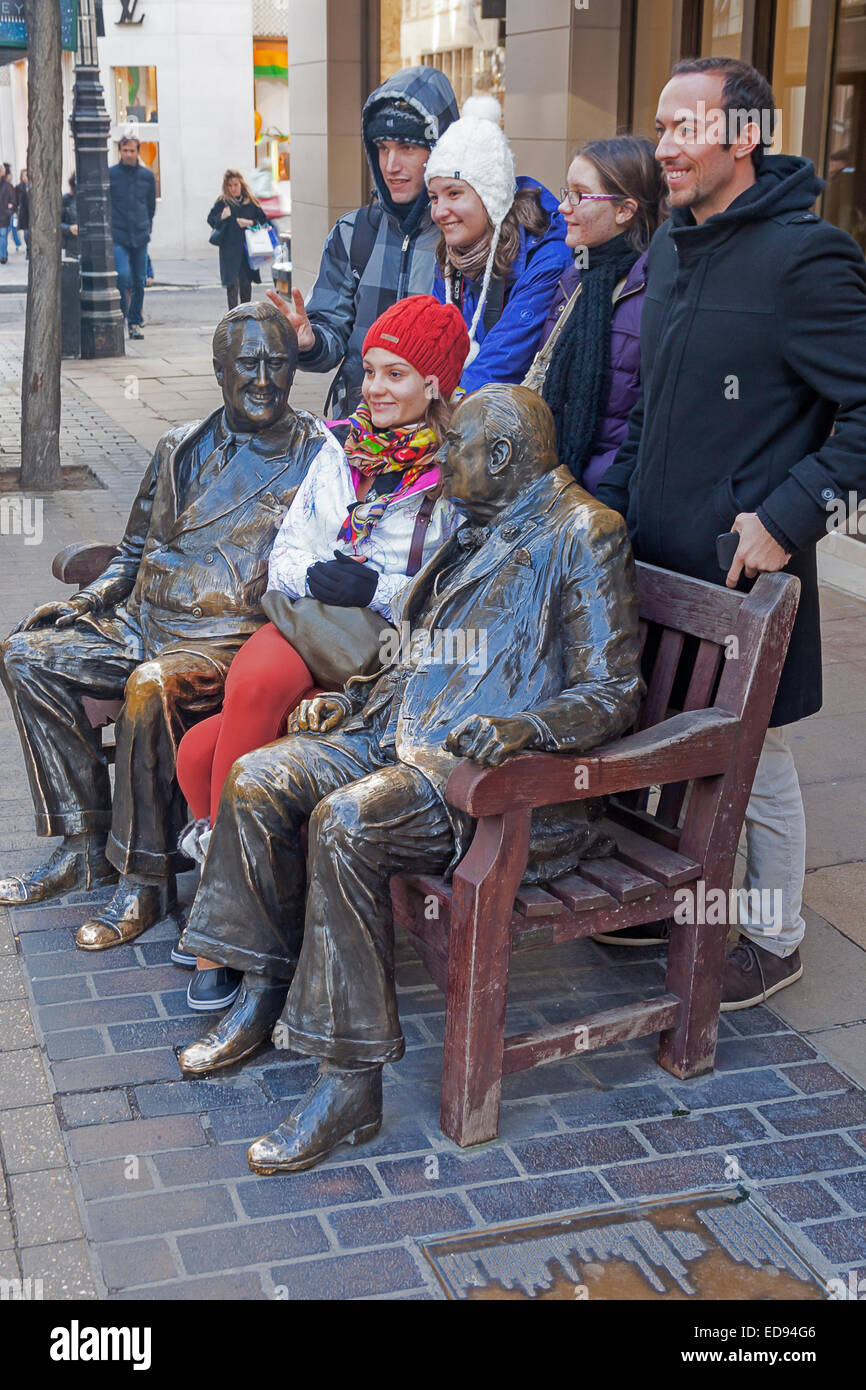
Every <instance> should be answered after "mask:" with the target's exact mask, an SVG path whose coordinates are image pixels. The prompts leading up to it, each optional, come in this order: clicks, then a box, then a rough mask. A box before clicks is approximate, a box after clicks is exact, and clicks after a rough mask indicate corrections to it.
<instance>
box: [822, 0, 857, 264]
mask: <svg viewBox="0 0 866 1390" xmlns="http://www.w3.org/2000/svg"><path fill="white" fill-rule="evenodd" d="M830 93H831V96H830V102H831V104H830V128H829V131H828V135H827V168H826V170H825V175H824V177H825V178H826V180H827V188H826V191H825V193H824V216H825V217H826V218H827V220H828V222H833V223H834V224H835V225H836V226H837V227H842V228H844V230H845V231H846V232H850V233H851V236H853V238H854V240H855V241H856V242H858V244H859V245H860V246H861V247H862V248H863V251H864V252H866V0H842V4H841V5H840V8H839V27H838V29H837V32H836V50H835V62H834V67H833V82H832V86H831V89H830Z"/></svg>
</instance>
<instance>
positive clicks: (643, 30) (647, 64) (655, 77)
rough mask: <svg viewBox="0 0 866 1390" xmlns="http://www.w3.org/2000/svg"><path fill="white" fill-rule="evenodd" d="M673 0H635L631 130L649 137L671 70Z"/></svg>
mask: <svg viewBox="0 0 866 1390" xmlns="http://www.w3.org/2000/svg"><path fill="white" fill-rule="evenodd" d="M673 27H674V0H638V6H637V16H636V24H635V29H636V32H635V45H634V54H635V58H634V94H633V107H632V113H633V114H632V129H633V131H634V133H635V135H645V136H647V137H648V138H649V139H653V138H654V136H653V133H654V131H655V119H656V109H657V107H658V100H659V92H660V91H661V89H662V87H663V86H664V85H665V83H666V82H667V80H668V78H669V77H670V73H671V35H672V33H673Z"/></svg>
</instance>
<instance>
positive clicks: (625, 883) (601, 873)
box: [580, 859, 659, 903]
mask: <svg viewBox="0 0 866 1390" xmlns="http://www.w3.org/2000/svg"><path fill="white" fill-rule="evenodd" d="M580 870H581V875H582V877H583V878H586V879H588V880H589V882H590V883H595V884H597V885H598V887H599V888H603V889H604V890H605V892H607V893H610V895H611V897H612V898H616V900H617V902H619V903H631V902H634V901H635V900H636V899H637V898H646V897H648V896H649V894H650V893H653V892H655V890H656V889H657V888H658V886H659V885H658V883H657V882H656V880H655V879H654V878H647V876H646V874H642V873H640V872H639V871H638V870H637V869H632V868H629V866H628V864H622V863H620V861H619V860H618V859H587V860H586V861H585V862H584V863H583V864H581V866H580Z"/></svg>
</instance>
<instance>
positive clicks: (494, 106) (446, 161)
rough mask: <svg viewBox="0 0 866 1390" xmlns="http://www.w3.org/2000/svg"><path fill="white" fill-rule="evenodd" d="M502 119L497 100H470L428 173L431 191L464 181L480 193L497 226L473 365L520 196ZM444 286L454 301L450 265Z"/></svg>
mask: <svg viewBox="0 0 866 1390" xmlns="http://www.w3.org/2000/svg"><path fill="white" fill-rule="evenodd" d="M501 117H502V108H501V107H500V105H499V102H498V101H497V100H496V98H495V97H493V96H472V97H467V99H466V101H465V102H464V103H463V109H462V111H461V113H460V120H459V121H453V122H452V124H451V125H450V126H449V127H448V129H447V130H446V131H445V133H444V134H443V135H442V136H441V137H440V139H439V140H437V141H436V144H435V145H434V146H433V149H432V150H431V152H430V158H429V159H428V160H427V167H426V169H425V170H424V179H425V181H426V183H427V185H428V187H429V185H430V180H431V179H462V180H463V182H464V183H468V184H469V185H470V187H471V188H473V189H474V190H475V192H476V193H477V194H478V196H479V198H480V199H481V201H482V203H483V204H484V207H485V210H486V212H487V216H488V217H489V218H490V221H491V222H492V223H493V236H492V237H491V239H490V251H489V253H488V256H487V265H486V268H485V271H484V282H483V284H482V286H481V294H480V295H479V298H478V304H477V306H476V308H475V313H474V314H473V316H472V323H471V324H470V326H469V340H470V343H471V347H470V351H469V357H468V358H467V361H468V362H471V361H472V359H473V358H474V357H475V355H476V353H477V352H478V343H477V342H476V341H475V330H476V329H477V327H478V324H479V322H480V319H481V315H482V314H483V312H484V305H485V302H486V300H487V292H488V290H489V288H490V278H491V276H492V274H493V262H494V258H495V256H496V248H497V246H498V245H499V237H500V233H501V231H502V223H503V221H504V220H505V218H506V217H507V215H508V213H509V212H510V210H511V206H512V204H513V202H514V198H515V195H516V193H517V180H516V177H515V173H514V155H513V154H512V153H511V147H510V146H509V144H508V141H507V140H506V138H505V135H504V134H503V132H502V128H501V126H500V124H499V122H500V120H501ZM445 287H446V297H447V302H448V303H449V304H450V303H453V302H454V300H453V288H454V280H453V275H452V273H451V268H450V265H447V266H446V271H445Z"/></svg>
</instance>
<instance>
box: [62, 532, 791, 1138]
mask: <svg viewBox="0 0 866 1390" xmlns="http://www.w3.org/2000/svg"><path fill="white" fill-rule="evenodd" d="M114 554H116V550H115V548H114V547H113V546H106V545H99V544H95V543H91V544H87V545H75V546H69V547H67V549H66V550H64V551H61V553H60V554H59V555H58V556H56V557H55V560H54V563H53V565H52V572H53V574H54V576H55V578H57V579H60V580H61V581H62V582H64V583H69V584H77V585H79V586H81V587H84V586H86V585H87V584H89V583H91V582H92V581H93V580H94V579H95V578H96V577H97V576H98V575H99V574H100V573H101V572H102V570H103V569H104V568H105V566H106V564H107V563H108V561H109V560H110V559H111V558H112V556H113V555H114ZM637 581H638V594H639V601H640V631H641V644H642V653H643V662H644V674H645V676H646V681H647V695H646V699H645V701H644V703H643V706H642V709H641V712H640V715H639V718H638V721H637V724H636V727H635V730H634V732H632V733H630V734H628V735H627V736H626V737H624V738H622V739H620V740H618V741H617V742H616V743H613V744H609V745H607V746H606V747H605V748H600V749H594V750H593V751H592V752H591V753H589V754H587V755H585V756H582V757H578V756H576V755H572V754H555V753H524V754H520V755H518V756H517V757H514V758H511V759H509V760H508V761H507V762H506V763H505V764H503V765H502V766H501V767H498V768H487V769H484V768H479V767H478V766H477V765H476V764H474V763H472V762H471V761H469V760H468V759H467V760H464V761H463V762H461V763H460V764H459V765H458V766H457V767H456V768H455V770H454V772H453V773H452V775H451V778H450V779H449V782H448V786H447V789H446V795H447V797H448V800H449V801H450V802H451V803H452V804H453V805H454V806H456V807H459V808H460V809H462V810H464V811H466V812H468V813H469V814H470V815H472V816H474V817H476V818H477V822H478V823H477V827H476V831H475V836H474V839H473V841H472V844H471V846H470V848H469V851H468V852H467V854H466V855H465V856H464V858H463V860H462V861H461V863H460V865H459V866H458V868H457V870H456V871H455V874H454V879H453V882H452V883H451V884H446V883H445V881H444V880H443V879H442V878H441V877H437V876H434V875H424V874H414V875H403V876H397V877H395V878H393V879H392V880H391V895H392V903H393V910H394V919H395V922H397V923H399V924H400V925H402V926H403V927H405V928H406V929H407V930H408V932H409V933H410V935H411V939H412V941H413V944H414V946H415V948H416V950H417V952H418V954H419V955H420V957H421V959H422V961H423V962H424V963H425V965H426V966H427V969H428V970H429V971H430V974H431V976H432V977H433V979H434V980H435V982H436V983H437V984H438V985H439V987H440V988H441V989H442V990H443V992H444V994H445V998H446V1005H445V1008H446V1025H445V1044H444V1058H443V1072H442V1109H441V1124H442V1129H443V1131H444V1133H445V1134H447V1135H449V1136H450V1137H451V1138H452V1139H454V1140H455V1141H456V1142H457V1143H458V1144H460V1145H469V1144H480V1143H484V1142H486V1141H487V1140H490V1139H494V1138H495V1137H496V1135H497V1133H498V1125H499V1103H500V1094H501V1089H502V1077H503V1076H504V1075H507V1074H509V1073H510V1072H514V1071H521V1070H523V1069H525V1068H527V1067H535V1066H540V1065H541V1064H542V1063H544V1062H553V1061H558V1060H561V1059H563V1058H566V1057H572V1056H574V1055H575V1054H576V1053H578V1052H585V1051H592V1050H594V1049H595V1048H599V1047H604V1046H606V1045H608V1044H610V1043H614V1042H623V1041H626V1040H627V1039H629V1038H635V1037H640V1036H642V1035H644V1034H647V1033H659V1034H660V1040H659V1054H658V1055H659V1063H660V1065H661V1066H662V1067H664V1068H665V1069H666V1070H668V1071H670V1072H672V1073H673V1074H674V1075H675V1076H678V1077H683V1078H685V1077H690V1076H697V1075H699V1074H701V1073H702V1072H706V1071H709V1070H711V1069H712V1066H713V1061H714V1057H715V1048H716V1036H717V1032H718V1015H719V1001H720V997H721V982H722V972H723V967H724V954H725V941H726V936H727V926H726V925H725V924H720V925H709V924H698V925H695V926H689V925H685V924H682V925H681V924H678V923H676V922H673V923H672V924H671V929H670V939H669V945H668V955H667V979H666V987H665V991H664V993H662V994H661V995H658V996H655V997H654V998H651V999H648V1000H646V1001H645V1002H642V1003H636V1004H628V1005H621V1006H619V1007H618V1008H615V1009H608V1010H604V1011H601V1012H599V1013H595V1014H591V1015H588V1016H586V1017H584V1018H578V1019H574V1020H573V1021H571V1022H570V1023H565V1024H560V1025H557V1026H555V1027H549V1028H543V1029H537V1030H534V1031H532V1032H528V1033H521V1034H517V1035H514V1036H512V1037H508V1038H506V1036H505V1005H506V998H507V993H508V967H509V961H510V957H511V953H512V952H513V951H524V950H533V949H539V948H543V947H544V946H555V945H560V944H561V943H563V942H566V941H575V940H578V939H579V938H581V937H585V936H593V935H597V934H599V933H602V932H604V933H608V932H614V931H618V930H621V929H622V928H624V927H629V926H637V925H641V924H644V923H650V922H655V921H658V920H660V919H662V918H668V917H670V916H671V915H672V912H673V910H674V906H675V902H676V898H675V894H676V892H677V890H678V889H681V888H683V887H686V886H688V885H690V884H694V885H697V884H698V883H699V881H702V882H703V884H704V888H705V891H706V892H707V893H709V892H710V891H711V890H712V889H719V888H720V889H722V890H723V891H724V892H725V893H727V892H728V891H729V890H730V888H731V886H732V881H733V872H734V861H735V857H736V851H737V843H738V840H739V836H740V831H741V829H742V825H743V819H744V816H745V810H746V804H747V802H748V799H749V793H750V790H751V786H752V780H753V778H754V774H755V768H756V766H757V762H758V757H759V756H760V751H761V745H762V743H763V740H764V735H765V733H766V729H767V725H768V721H769V718H770V713H771V710H772V706H773V700H774V697H775V693H776V687H777V684H778V680H779V675H780V673H781V669H782V665H783V662H784V659H785V653H786V651H787V647H788V640H789V638H790V634H791V628H792V626H793V622H794V617H795V614H796V609H797V602H798V598H799V587H800V586H799V582H798V580H796V579H794V578H792V577H791V576H788V575H782V574H773V575H770V574H765V575H761V576H760V578H759V579H758V581H757V582H756V584H755V585H754V587H753V589H752V591H751V593H749V594H747V595H746V594H742V593H738V592H735V591H733V590H730V589H725V588H722V587H721V586H718V585H715V584H706V583H704V582H703V581H701V580H698V579H689V578H687V577H685V576H683V575H677V574H672V573H670V572H669V571H667V570H660V569H655V568H653V567H652V566H650V565H643V564H638V566H637ZM726 658H727V659H726ZM85 703H86V705H87V707H88V716H89V718H90V721H91V723H92V724H93V726H94V727H100V726H101V725H105V724H107V723H110V722H111V721H112V720H113V719H114V718H115V717H116V714H117V712H118V711H119V709H120V703H121V702H120V701H104V700H91V699H89V698H88V697H85ZM578 766H579V767H580V768H581V769H583V770H584V775H583V776H582V777H581V778H580V779H576V777H575V773H576V769H577V767H578ZM576 781H579V782H580V783H581V785H580V788H579V789H577V788H576V786H575V783H576ZM651 786H656V787H659V788H660V793H658V794H657V796H656V798H654V804H652V808H651V809H650V805H651V802H650V798H649V797H648V795H647V791H646V789H647V788H648V787H651ZM597 796H607V797H609V798H610V800H609V803H608V807H607V814H606V818H605V819H604V821H603V822H602V825H603V827H604V828H605V829H607V830H608V831H609V833H610V834H611V835H612V836H613V838H614V839H615V840H616V844H617V851H616V854H615V855H614V856H613V857H612V858H608V859H596V860H586V861H584V862H583V863H582V864H581V866H580V872H579V873H571V874H568V875H566V876H565V877H562V878H559V879H556V880H554V881H553V882H550V883H548V884H546V885H545V886H543V887H538V886H532V887H530V886H521V880H522V878H523V875H524V871H525V869H526V863H527V856H528V844H529V824H530V818H531V815H532V811H533V809H534V808H536V807H541V806H548V805H554V804H557V803H561V802H565V801H575V800H580V799H583V798H587V797H597ZM431 897H432V898H434V899H435V900H436V902H437V904H438V918H437V919H435V920H430V918H429V915H428V913H427V911H426V906H427V902H428V901H429V900H430V899H431Z"/></svg>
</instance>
